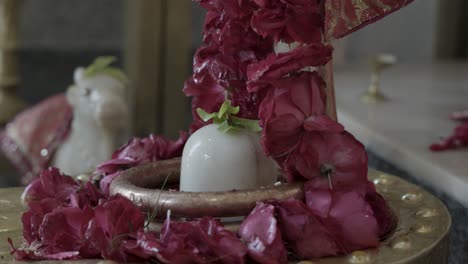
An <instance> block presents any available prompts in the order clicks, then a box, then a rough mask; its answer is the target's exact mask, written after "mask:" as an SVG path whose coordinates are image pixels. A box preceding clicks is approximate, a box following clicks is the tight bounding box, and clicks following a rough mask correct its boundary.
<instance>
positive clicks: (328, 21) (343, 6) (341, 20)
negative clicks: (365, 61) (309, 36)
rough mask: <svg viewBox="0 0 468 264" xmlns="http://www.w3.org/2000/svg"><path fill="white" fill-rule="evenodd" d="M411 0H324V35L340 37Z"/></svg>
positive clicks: (330, 37) (334, 37)
mask: <svg viewBox="0 0 468 264" xmlns="http://www.w3.org/2000/svg"><path fill="white" fill-rule="evenodd" d="M412 1H413V0H325V1H324V10H325V25H324V26H325V36H326V38H327V39H328V40H331V39H338V38H342V37H344V36H346V35H348V34H350V33H352V32H354V31H356V30H358V29H360V28H362V27H364V26H366V25H368V24H370V23H373V22H375V21H377V20H379V19H381V18H383V17H384V16H386V15H388V14H390V13H392V12H395V11H396V10H398V9H400V8H402V7H404V6H406V5H408V4H409V3H411V2H412Z"/></svg>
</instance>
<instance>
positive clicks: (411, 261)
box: [0, 170, 451, 264]
mask: <svg viewBox="0 0 468 264" xmlns="http://www.w3.org/2000/svg"><path fill="white" fill-rule="evenodd" d="M369 178H370V179H371V180H373V181H374V183H375V184H376V186H377V190H378V191H379V193H381V194H382V195H383V196H384V197H385V198H386V200H387V201H388V203H389V204H390V206H391V207H392V209H393V210H394V212H395V214H396V215H397V216H398V219H399V222H398V227H397V229H396V231H395V232H394V233H393V234H392V235H391V236H390V237H389V238H387V239H386V240H385V241H383V242H382V244H381V245H380V247H379V248H377V249H370V250H362V251H356V252H353V253H352V254H350V255H348V256H343V257H339V258H325V259H320V260H311V261H301V262H299V263H302V264H311V263H314V264H345V263H348V264H349V263H351V264H352V263H358V264H359V263H362V264H365V263H382V264H445V263H447V258H448V252H449V251H448V249H449V244H448V241H449V240H448V238H449V229H450V225H451V218H450V215H449V213H448V211H447V209H446V207H445V206H444V205H443V203H442V202H441V201H439V200H438V199H437V198H435V197H434V196H433V195H431V194H429V193H428V192H426V191H424V190H423V189H422V188H420V187H417V186H415V185H413V184H410V183H408V182H406V181H404V180H402V179H400V178H398V177H395V176H392V175H388V174H384V173H381V172H379V171H375V170H370V171H369ZM22 191H23V189H22V188H6V189H0V241H1V242H0V257H1V258H2V259H3V260H4V261H5V263H8V261H9V260H11V256H10V255H9V253H8V245H7V243H6V239H7V237H11V238H12V239H13V240H14V241H15V244H18V242H19V241H21V238H20V236H21V232H22V231H21V221H20V218H21V213H22V211H23V210H24V208H23V207H22V205H21V201H20V196H21V193H22ZM0 262H1V261H0ZM15 263H21V262H15ZM37 263H41V264H44V263H57V262H54V261H41V262H37ZM60 263H73V264H74V263H83V264H85V263H90V264H91V263H92V264H97V263H101V264H105V263H114V262H111V261H104V260H84V261H66V262H65V261H63V262H60Z"/></svg>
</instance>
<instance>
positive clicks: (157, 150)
mask: <svg viewBox="0 0 468 264" xmlns="http://www.w3.org/2000/svg"><path fill="white" fill-rule="evenodd" d="M187 138H188V135H187V133H186V132H180V137H179V139H177V140H176V141H171V140H169V139H166V138H164V137H162V136H155V135H150V136H148V137H146V138H133V139H131V140H130V141H129V142H128V143H127V144H125V145H124V146H122V147H121V148H120V149H118V150H117V151H115V152H114V153H113V154H112V158H111V159H110V160H108V161H105V162H103V163H101V164H99V165H98V166H97V170H96V173H97V174H102V175H104V178H103V179H102V180H101V182H100V187H101V190H102V191H103V192H104V193H108V191H109V185H110V183H111V182H112V180H113V179H114V178H115V177H117V176H118V175H119V174H120V172H122V171H124V170H126V169H129V168H132V167H135V166H138V165H141V164H145V163H149V162H154V161H158V160H165V159H171V158H175V157H180V156H181V155H182V150H183V149H184V145H185V142H186V141H187Z"/></svg>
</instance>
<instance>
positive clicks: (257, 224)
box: [9, 168, 395, 264]
mask: <svg viewBox="0 0 468 264" xmlns="http://www.w3.org/2000/svg"><path fill="white" fill-rule="evenodd" d="M319 185H320V184H319ZM316 186H317V185H316V183H315V182H314V180H311V181H309V182H307V183H306V185H305V190H306V199H305V201H300V200H295V199H290V200H285V201H267V202H258V203H257V206H256V207H255V208H254V209H253V210H252V212H251V213H250V215H249V216H247V217H246V218H245V220H244V221H243V223H242V225H241V227H240V229H239V232H238V234H235V233H233V232H231V231H228V230H226V229H225V228H224V227H223V226H222V225H221V224H220V222H218V221H217V220H214V219H212V218H209V217H205V218H202V219H199V220H197V221H188V222H177V221H171V219H170V212H169V213H168V218H167V219H166V221H165V222H164V224H163V228H162V230H161V232H160V233H156V232H152V231H147V230H146V229H145V225H144V224H145V218H144V216H143V213H142V212H141V211H140V210H139V208H138V207H137V206H135V205H134V204H132V202H131V201H130V200H128V199H127V198H125V197H123V196H120V195H115V196H111V197H106V196H105V195H103V194H102V193H101V192H99V190H97V188H96V187H95V186H94V185H92V184H91V183H89V182H88V183H82V182H79V181H78V182H77V181H74V180H73V179H72V178H71V177H69V176H66V175H63V174H61V173H60V172H59V171H58V170H57V169H53V168H51V169H48V170H45V171H43V172H42V174H41V176H40V178H39V179H37V180H36V181H34V182H33V183H31V184H30V185H29V186H28V188H27V189H26V190H25V193H24V197H25V201H26V202H27V204H28V206H29V209H28V211H27V212H25V213H24V214H23V216H22V222H23V227H24V230H23V236H24V241H23V243H22V244H21V245H20V246H19V247H18V248H15V247H14V246H13V243H12V241H11V240H10V241H9V243H10V246H11V250H12V254H14V256H15V257H16V259H17V260H41V259H53V260H63V259H85V258H104V259H111V260H115V261H121V262H128V261H144V260H156V261H159V262H161V263H177V264H179V263H200V264H203V263H233V264H234V263H260V264H274V263H287V262H288V250H289V251H290V252H292V253H293V255H294V256H295V257H296V258H297V259H305V258H316V257H323V256H334V255H339V254H343V253H346V252H349V251H352V250H356V249H362V248H368V247H374V246H376V245H377V244H378V243H379V238H380V237H382V236H384V235H385V234H386V233H388V232H389V231H390V230H392V228H393V225H394V224H395V222H394V219H393V218H392V215H391V214H390V212H389V211H387V210H386V208H387V205H386V203H385V200H384V199H383V198H382V197H381V196H380V195H378V194H377V193H376V192H375V190H374V189H373V186H372V185H371V184H369V185H368V189H367V193H366V194H365V195H362V194H359V193H358V192H354V191H349V192H332V191H330V190H329V189H328V188H321V187H316Z"/></svg>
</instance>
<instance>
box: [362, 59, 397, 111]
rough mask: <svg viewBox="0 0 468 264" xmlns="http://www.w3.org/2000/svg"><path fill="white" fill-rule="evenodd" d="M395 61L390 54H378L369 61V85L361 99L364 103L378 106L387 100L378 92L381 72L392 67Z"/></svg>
mask: <svg viewBox="0 0 468 264" xmlns="http://www.w3.org/2000/svg"><path fill="white" fill-rule="evenodd" d="M396 61H397V59H396V57H395V56H393V55H390V54H379V55H377V56H375V57H373V58H372V59H371V60H370V65H371V69H372V74H371V83H370V85H369V89H368V90H367V91H366V92H365V93H364V94H363V95H362V97H361V100H362V101H363V102H364V103H368V104H378V103H383V102H386V101H388V100H389V99H388V97H387V96H385V95H384V94H383V93H382V92H381V90H380V75H381V73H382V71H383V70H385V69H387V68H389V67H391V66H392V65H394V64H395V63H396Z"/></svg>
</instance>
